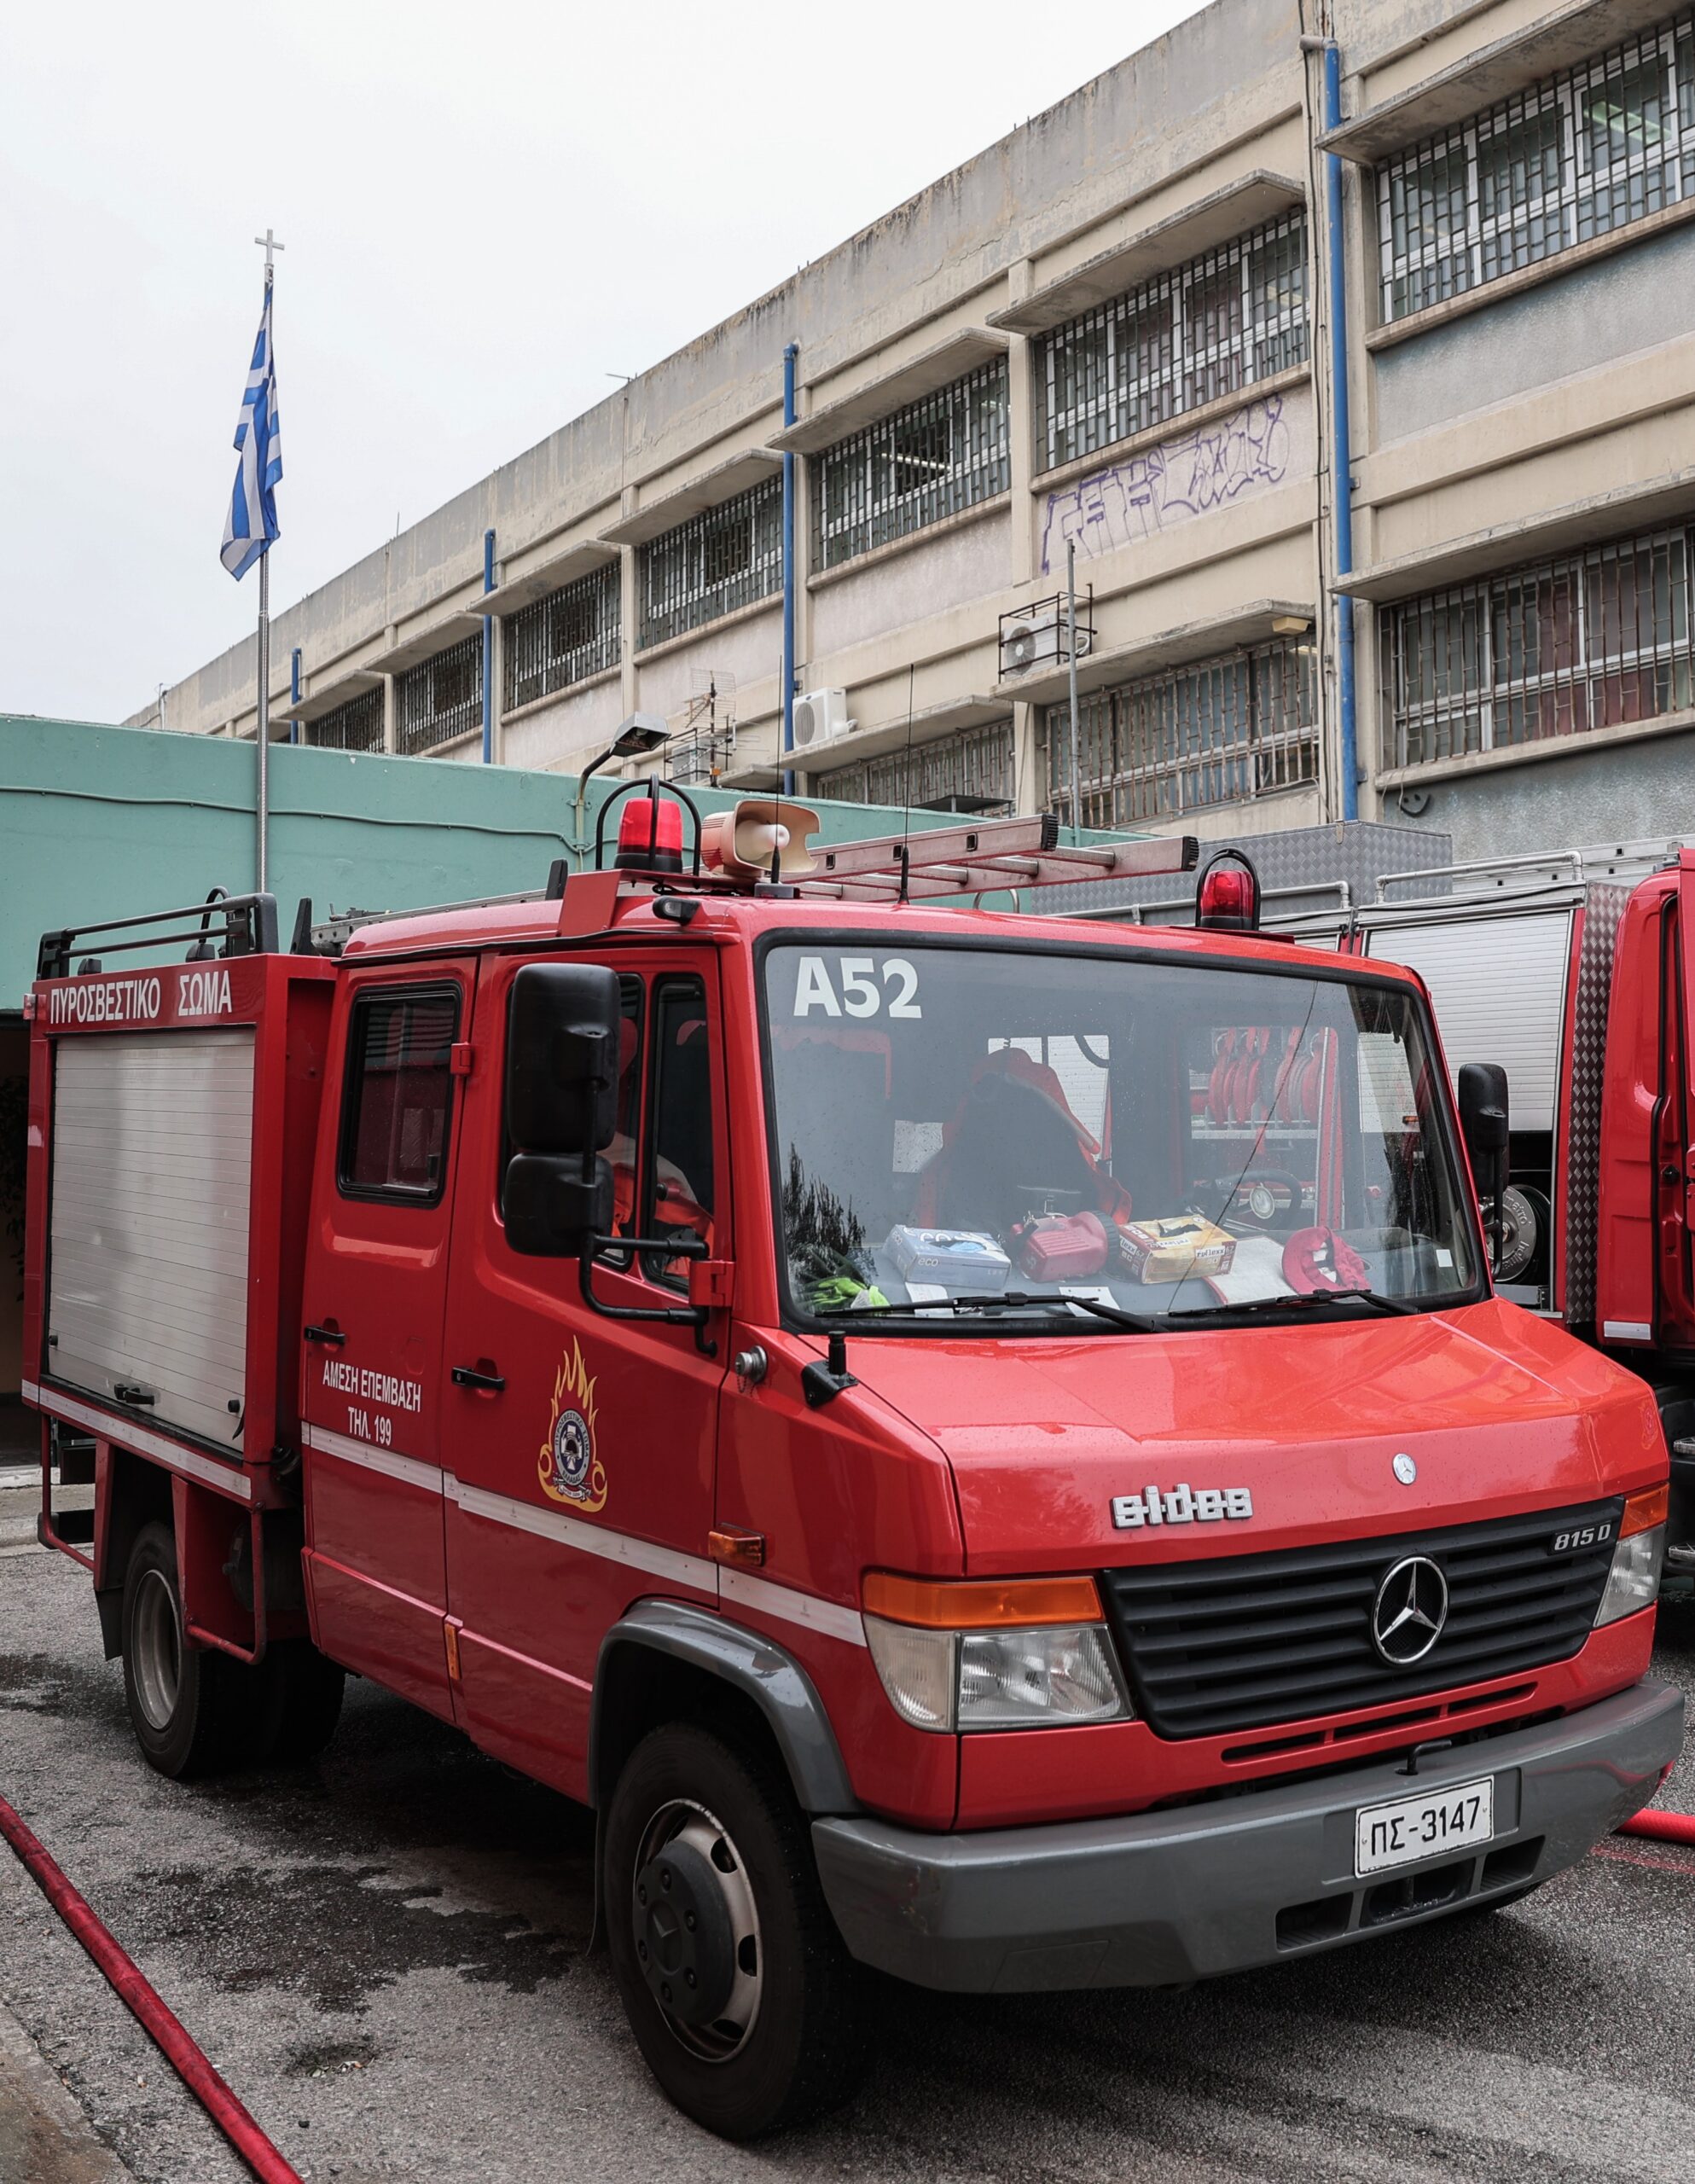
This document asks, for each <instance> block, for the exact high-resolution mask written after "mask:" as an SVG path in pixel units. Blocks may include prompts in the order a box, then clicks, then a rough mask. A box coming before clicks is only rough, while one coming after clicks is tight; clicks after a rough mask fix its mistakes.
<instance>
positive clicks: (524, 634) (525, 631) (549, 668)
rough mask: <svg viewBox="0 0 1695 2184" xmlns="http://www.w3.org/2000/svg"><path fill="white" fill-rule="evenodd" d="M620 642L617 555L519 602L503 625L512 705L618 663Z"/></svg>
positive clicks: (546, 694)
mask: <svg viewBox="0 0 1695 2184" xmlns="http://www.w3.org/2000/svg"><path fill="white" fill-rule="evenodd" d="M621 642H622V632H621V630H620V627H619V621H618V563H617V562H616V561H608V562H607V563H606V565H605V566H604V567H601V568H598V569H591V570H590V571H589V574H588V575H587V576H586V577H579V578H578V579H577V581H576V583H574V584H566V585H565V586H564V587H563V588H562V589H561V590H558V591H550V592H549V594H548V595H547V597H546V598H545V599H537V600H536V601H533V602H532V603H531V605H530V606H528V607H520V608H519V610H518V612H517V613H515V614H508V616H507V617H506V619H505V621H504V622H503V623H502V625H501V643H502V656H503V657H504V659H505V661H506V675H505V687H506V705H507V708H508V711H511V710H512V709H514V708H515V707H516V706H527V705H529V704H530V703H531V701H532V700H534V699H537V698H546V697H549V696H551V695H552V694H553V693H554V691H555V690H568V689H569V688H571V686H572V683H583V682H586V681H587V680H588V678H589V676H591V675H598V674H600V673H601V671H602V670H603V669H605V668H608V667H616V666H617V665H618V654H619V648H620V645H621Z"/></svg>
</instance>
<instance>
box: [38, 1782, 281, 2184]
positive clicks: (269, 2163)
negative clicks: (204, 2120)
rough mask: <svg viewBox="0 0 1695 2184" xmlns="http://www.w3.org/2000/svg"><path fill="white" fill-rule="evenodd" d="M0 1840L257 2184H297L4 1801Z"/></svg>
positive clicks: (202, 2055) (241, 2107)
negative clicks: (87, 1954)
mask: <svg viewBox="0 0 1695 2184" xmlns="http://www.w3.org/2000/svg"><path fill="white" fill-rule="evenodd" d="M0 1835H3V1836H4V1837H5V1838H6V1840H7V1841H8V1842H9V1844H11V1846H12V1848H13V1849H14V1850H15V1851H16V1852H17V1854H18V1856H19V1857H20V1859H21V1860H22V1861H23V1863H24V1866H25V1867H26V1871H27V1872H28V1873H29V1875H30V1878H31V1879H32V1880H33V1881H34V1882H35V1883H36V1885H37V1886H38V1888H39V1889H40V1891H41V1892H42V1894H43V1895H44V1896H45V1897H46V1898H47V1900H48V1902H49V1903H50V1904H51V1905H52V1906H53V1908H54V1909H55V1911H56V1912H57V1913H58V1914H59V1916H60V1917H61V1919H62V1920H64V1921H65V1924H66V1925H67V1926H68V1927H69V1928H70V1930H71V1931H72V1932H73V1934H74V1935H75V1936H76V1937H77V1939H78V1941H79V1942H80V1943H82V1945H83V1947H84V1949H86V1950H87V1951H88V1953H89V1955H90V1956H91V1957H92V1958H93V1959H94V1960H95V1962H96V1964H97V1965H98V1966H99V1967H100V1969H101V1971H102V1972H104V1973H105V1975H106V1978H107V1980H108V1981H109V1982H110V1983H111V1984H112V1986H113V1988H114V1989H116V1990H117V1994H118V1996H119V2000H120V2001H122V2002H124V2003H125V2005H126V2006H127V2007H128V2008H129V2009H130V2010H131V2012H132V2013H133V2014H134V2015H135V2017H136V2018H137V2019H138V2021H139V2022H140V2024H141V2026H142V2030H143V2031H144V2032H146V2034H147V2035H148V2038H149V2039H150V2040H151V2041H152V2042H153V2043H154V2046H155V2047H157V2048H158V2049H159V2052H160V2054H161V2055H163V2056H164V2058H165V2061H166V2062H167V2063H169V2064H170V2065H171V2069H172V2070H173V2071H176V2073H177V2077H179V2078H181V2079H182V2081H183V2084H184V2085H185V2086H187V2087H188V2088H189V2092H190V2093H191V2094H193V2095H194V2098H195V2100H198V2101H199V2103H200V2106H201V2107H202V2108H204V2109H205V2110H206V2113H207V2115H208V2116H210V2117H211V2118H212V2122H213V2123H216V2124H217V2126H218V2129H219V2130H220V2131H222V2132H223V2135H224V2137H225V2138H226V2139H228V2140H229V2143H230V2145H231V2146H234V2147H235V2151H236V2152H237V2153H238V2154H240V2155H241V2158H242V2160H243V2161H245V2162H246V2163H247V2166H248V2168H249V2169H252V2170H253V2174H254V2175H255V2176H257V2177H258V2179H259V2180H260V2184H301V2178H300V2175H299V2170H298V2169H292V2168H291V2167H290V2166H289V2164H287V2162H286V2161H285V2160H284V2159H283V2158H282V2155H281V2154H280V2153H279V2152H277V2150H276V2147H275V2146H273V2145H272V2144H271V2142H270V2140H269V2139H268V2138H267V2137H266V2136H265V2135H264V2132H263V2131H262V2130H261V2129H259V2127H258V2124H257V2123H255V2122H254V2121H253V2117H251V2116H250V2115H249V2114H248V2113H247V2110H246V2109H245V2108H244V2107H243V2106H241V2102H240V2101H239V2100H236V2098H235V2094H233V2093H231V2091H230V2090H229V2087H228V2086H227V2085H226V2084H225V2083H224V2082H223V2079H222V2078H221V2077H219V2076H218V2072H217V2071H215V2070H214V2069H213V2068H212V2065H211V2064H210V2063H209V2062H208V2061H207V2060H206V2056H205V2054H204V2053H202V2051H201V2050H200V2048H199V2047H197V2046H196V2045H195V2043H194V2042H193V2041H192V2040H191V2039H190V2038H189V2036H188V2034H187V2033H186V2032H185V2031H184V2030H183V2027H182V2025H181V2024H179V2023H178V2022H177V2018H176V2017H175V2016H173V2015H172V2013H171V2011H170V2010H169V2009H167V2008H166V2007H165V2004H164V2003H163V2002H162V2001H160V1998H159V1996H158V1995H157V1994H156V1993H155V1992H154V1989H153V1988H152V1987H150V1986H149V1985H148V1982H147V1980H146V1979H145V1978H143V1977H142V1972H141V1970H140V1967H139V1966H137V1965H136V1963H135V1961H134V1960H133V1959H132V1958H131V1957H130V1956H129V1955H126V1954H125V1951H124V1950H123V1949H120V1948H119V1945H118V1943H116V1942H115V1941H114V1940H113V1937H112V1936H111V1935H110V1934H109V1933H108V1932H107V1930H106V1928H105V1927H104V1926H102V1924H101V1922H100V1920H98V1919H97V1918H96V1916H95V1914H94V1912H93V1911H92V1909H91V1908H90V1906H89V1903H88V1902H87V1900H86V1898H85V1897H84V1896H81V1895H79V1894H78V1891H76V1890H75V1889H74V1888H73V1887H72V1885H71V1884H70V1882H69V1881H68V1880H67V1879H66V1878H65V1876H64V1874H63V1873H61V1871H60V1869H59V1867H57V1866H56V1865H55V1863H54V1862H53V1860H52V1859H51V1858H50V1857H49V1856H48V1855H47V1852H46V1850H44V1848H43V1846H42V1844H41V1843H40V1842H39V1841H38V1839H37V1838H36V1837H35V1836H34V1835H33V1834H32V1833H31V1831H30V1830H29V1829H28V1828H27V1827H26V1826H25V1825H24V1823H23V1821H21V1820H20V1819H19V1817H18V1815H17V1814H16V1812H15V1810H14V1809H13V1808H12V1807H11V1806H10V1805H9V1804H7V1802H6V1800H5V1798H0Z"/></svg>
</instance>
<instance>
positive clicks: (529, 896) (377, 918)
mask: <svg viewBox="0 0 1695 2184" xmlns="http://www.w3.org/2000/svg"><path fill="white" fill-rule="evenodd" d="M569 874H570V867H569V865H568V864H567V863H566V860H565V859H564V858H563V857H555V858H554V861H553V863H552V865H551V866H550V868H549V872H548V884H547V886H545V887H525V888H521V889H520V891H519V892H518V893H516V894H515V895H471V896H467V897H466V899H465V900H464V901H463V902H458V903H424V904H421V905H420V907H419V908H417V909H409V910H343V911H342V913H341V915H340V916H339V917H338V916H337V915H335V913H334V911H333V910H332V911H331V913H330V915H328V917H327V918H324V919H322V920H320V921H319V922H318V923H317V924H316V925H314V924H313V922H312V915H311V913H312V903H311V897H310V896H309V895H305V896H302V897H301V898H300V914H299V918H298V919H297V920H296V921H295V926H294V953H295V954H296V955H297V956H309V955H310V956H339V955H340V953H341V951H342V950H343V949H344V948H345V946H346V945H347V944H348V942H349V941H350V940H351V938H352V937H353V935H354V934H355V933H356V932H358V930H359V929H360V927H361V926H368V925H394V924H398V922H399V921H400V920H401V919H403V918H427V917H445V916H446V915H448V913H449V912H450V910H504V909H510V908H511V907H512V905H513V904H514V903H557V902H559V901H560V899H561V898H562V897H563V896H564V894H565V883H566V879H567V878H568V877H569Z"/></svg>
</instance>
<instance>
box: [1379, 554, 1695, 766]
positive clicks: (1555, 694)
mask: <svg viewBox="0 0 1695 2184" xmlns="http://www.w3.org/2000/svg"><path fill="white" fill-rule="evenodd" d="M1691 538H1692V534H1691V532H1690V531H1689V530H1688V529H1678V530H1675V531H1657V532H1654V533H1652V534H1651V535H1648V536H1644V537H1637V538H1628V539H1624V540H1621V541H1617V542H1615V543H1611V544H1609V545H1605V546H1597V547H1593V548H1592V549H1590V550H1589V551H1588V553H1584V554H1575V555H1570V556H1567V557H1566V558H1564V559H1562V560H1559V561H1544V562H1542V563H1541V564H1540V565H1539V566H1535V567H1533V568H1528V569H1514V570H1511V571H1509V572H1506V573H1505V574H1503V575H1501V576H1497V577H1488V578H1481V579H1480V580H1479V581H1477V583H1475V584H1460V585H1458V586H1456V587H1455V588H1454V590H1450V591H1439V592H1431V593H1428V594H1427V595H1425V597H1423V598H1422V599H1410V600H1407V601H1403V602H1402V603H1401V604H1400V605H1398V606H1396V607H1388V608H1385V609H1384V611H1383V613H1381V614H1380V616H1379V628H1380V630H1381V644H1382V671H1383V689H1384V708H1385V711H1386V712H1387V715H1388V717H1389V719H1390V722H1391V723H1392V725H1393V730H1394V752H1395V758H1394V763H1395V764H1396V765H1400V766H1418V765H1424V764H1428V763H1430V762H1431V761H1432V760H1435V759H1437V758H1460V757H1463V756H1464V755H1465V754H1466V752H1472V751H1494V750H1501V749H1505V748H1507V747H1509V746H1512V745H1514V744H1520V743H1535V742H1540V741H1543V740H1545V739H1546V738H1547V737H1550V736H1561V735H1583V734H1585V733H1587V732H1588V730H1589V729H1597V728H1613V727H1617V726H1618V725H1619V724H1620V723H1623V722H1627V721H1639V720H1652V719H1655V718H1657V717H1658V716H1659V715H1660V714H1662V713H1669V712H1681V711H1682V710H1684V708H1685V707H1686V706H1689V705H1690V704H1691V702H1692V683H1695V648H1692V645H1691V642H1690V625H1691V615H1690V580H1691V569H1692V563H1695V555H1692V551H1691Z"/></svg>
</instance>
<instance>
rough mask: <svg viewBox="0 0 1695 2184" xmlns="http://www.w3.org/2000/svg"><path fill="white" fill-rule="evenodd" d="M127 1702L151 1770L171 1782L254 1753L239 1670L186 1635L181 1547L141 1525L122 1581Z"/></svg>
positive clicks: (164, 1530) (161, 1531) (158, 1527)
mask: <svg viewBox="0 0 1695 2184" xmlns="http://www.w3.org/2000/svg"><path fill="white" fill-rule="evenodd" d="M123 1635H124V1698H125V1703H126V1704H127V1705H128V1706H129V1710H130V1722H131V1727H132V1728H134V1730H135V1733H136V1743H137V1744H139V1745H140V1746H141V1748H142V1756H143V1757H144V1758H145V1759H146V1761H147V1763H148V1766H149V1767H153V1768H156V1769H158V1771H159V1772H160V1774H161V1775H169V1776H170V1777H171V1780H173V1781H178V1782H183V1781H187V1780H189V1779H190V1778H191V1777H192V1776H194V1775H212V1774H216V1773H218V1771H219V1770H221V1769H224V1768H228V1767H234V1766H239V1765H240V1764H241V1762H242V1761H243V1760H244V1759H246V1758H247V1757H248V1754H249V1752H250V1751H251V1749H252V1724H251V1716H250V1715H248V1716H247V1718H246V1719H244V1718H243V1716H244V1714H245V1713H246V1710H245V1709H244V1707H243V1705H242V1701H243V1699H244V1697H248V1696H250V1695H251V1687H247V1689H246V1690H244V1687H243V1683H244V1680H243V1678H242V1675H241V1664H240V1663H239V1662H237V1661H235V1660H232V1659H231V1658H229V1655H228V1654H225V1653H218V1652H217V1651H215V1650H213V1649H212V1648H208V1647H200V1646H191V1645H189V1644H188V1643H187V1642H186V1641H185V1640H184V1638H183V1603H182V1598H181V1595H180V1594H179V1593H178V1591H177V1546H176V1541H175V1539H174V1538H173V1536H172V1534H171V1528H170V1526H169V1525H163V1524H160V1523H158V1522H154V1523H153V1524H150V1525H143V1526H142V1530H141V1531H140V1533H139V1534H138V1535H137V1536H136V1543H135V1546H134V1548H132V1549H131V1554H130V1566H129V1568H128V1569H127V1571H125V1575H124V1620H123Z"/></svg>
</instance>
